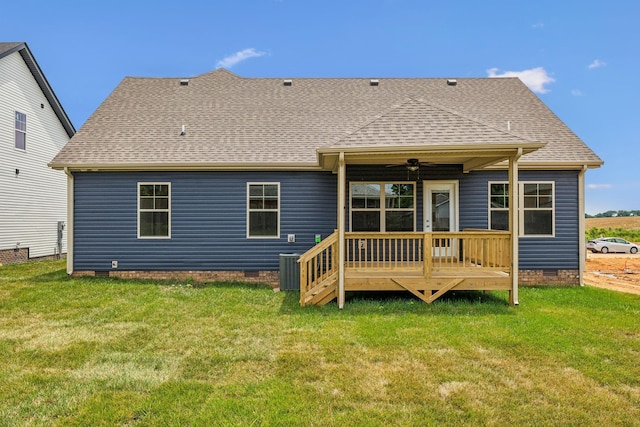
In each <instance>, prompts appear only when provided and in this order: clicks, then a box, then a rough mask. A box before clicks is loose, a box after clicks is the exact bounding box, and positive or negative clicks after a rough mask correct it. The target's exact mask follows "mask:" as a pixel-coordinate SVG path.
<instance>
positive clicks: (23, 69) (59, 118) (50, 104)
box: [0, 42, 75, 264]
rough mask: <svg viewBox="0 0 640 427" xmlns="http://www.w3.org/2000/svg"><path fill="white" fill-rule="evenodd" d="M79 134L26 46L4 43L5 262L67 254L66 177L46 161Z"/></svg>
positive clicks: (0, 119) (0, 223) (0, 104)
mask: <svg viewBox="0 0 640 427" xmlns="http://www.w3.org/2000/svg"><path fill="white" fill-rule="evenodd" d="M74 134H75V128H74V127H73V124H72V123H71V121H70V120H69V117H67V114H66V113H65V111H64V109H63V108H62V106H61V105H60V102H59V101H58V98H57V97H56V95H55V93H54V92H53V90H52V89H51V86H49V83H48V82H47V79H46V78H45V76H44V74H43V73H42V70H41V69H40V67H39V66H38V64H37V62H36V60H35V58H34V57H33V55H32V53H31V51H30V50H29V47H28V46H27V44H26V43H22V42H19V43H2V42H0V165H1V167H0V264H10V263H16V262H24V261H27V260H28V259H30V258H40V257H52V256H56V255H59V254H60V253H62V254H64V253H66V250H67V249H66V233H65V232H64V231H62V232H61V233H59V231H58V229H59V224H66V221H67V178H66V176H65V173H64V172H63V171H56V170H53V169H51V168H49V167H48V166H47V163H49V161H51V159H52V158H53V157H54V156H55V155H56V154H57V153H58V152H59V151H60V149H62V147H63V146H64V145H65V144H66V143H67V142H68V141H69V139H70V138H71V137H72V136H73V135H74ZM59 235H60V236H61V239H60V238H59Z"/></svg>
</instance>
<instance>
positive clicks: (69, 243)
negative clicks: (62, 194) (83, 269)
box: [64, 167, 74, 275]
mask: <svg viewBox="0 0 640 427" xmlns="http://www.w3.org/2000/svg"><path fill="white" fill-rule="evenodd" d="M64 173H65V174H66V175H67V274H68V275H71V274H73V225H74V218H73V193H74V189H73V174H72V173H71V172H69V168H67V167H65V168H64Z"/></svg>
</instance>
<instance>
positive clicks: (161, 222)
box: [138, 182, 171, 238]
mask: <svg viewBox="0 0 640 427" xmlns="http://www.w3.org/2000/svg"><path fill="white" fill-rule="evenodd" d="M138 237H139V238H170V237H171V183H168V182H140V183H138Z"/></svg>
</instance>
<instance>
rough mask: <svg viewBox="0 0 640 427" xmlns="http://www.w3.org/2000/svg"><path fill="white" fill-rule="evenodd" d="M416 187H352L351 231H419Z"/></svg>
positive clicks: (372, 184) (387, 185) (360, 185)
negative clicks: (416, 223) (416, 218)
mask: <svg viewBox="0 0 640 427" xmlns="http://www.w3.org/2000/svg"><path fill="white" fill-rule="evenodd" d="M415 216H416V215H415V184H414V183H353V184H351V231H381V232H385V231H415Z"/></svg>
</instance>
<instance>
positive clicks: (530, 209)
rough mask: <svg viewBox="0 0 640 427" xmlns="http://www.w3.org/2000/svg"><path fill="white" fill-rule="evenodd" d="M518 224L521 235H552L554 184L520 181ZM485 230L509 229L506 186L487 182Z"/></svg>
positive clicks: (507, 191) (501, 183) (503, 183)
mask: <svg viewBox="0 0 640 427" xmlns="http://www.w3.org/2000/svg"><path fill="white" fill-rule="evenodd" d="M519 190H520V211H519V212H518V221H519V224H520V235H521V236H553V235H554V233H555V230H554V209H555V203H554V193H555V191H554V183H553V182H521V183H520V186H519ZM489 227H490V228H491V229H492V230H508V229H509V184H508V183H506V182H490V183H489Z"/></svg>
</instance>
